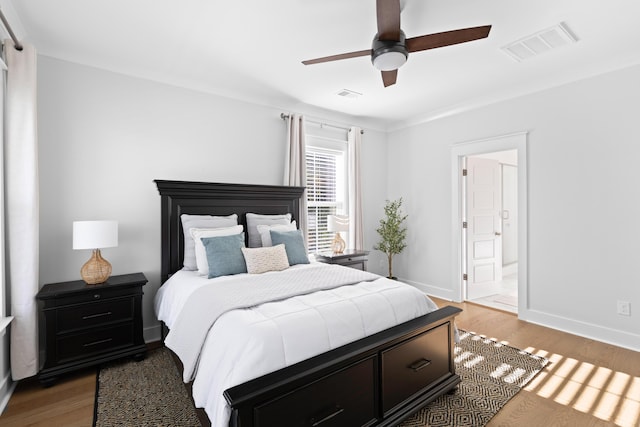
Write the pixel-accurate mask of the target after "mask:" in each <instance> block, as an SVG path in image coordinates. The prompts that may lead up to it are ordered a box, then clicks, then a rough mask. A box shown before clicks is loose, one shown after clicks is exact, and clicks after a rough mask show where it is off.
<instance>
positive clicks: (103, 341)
mask: <svg viewBox="0 0 640 427" xmlns="http://www.w3.org/2000/svg"><path fill="white" fill-rule="evenodd" d="M109 341H113V338H107V339H106V340H99V341H94V342H90V343H87V344H82V346H83V347H91V346H92V345H98V344H104V343H106V342H109Z"/></svg>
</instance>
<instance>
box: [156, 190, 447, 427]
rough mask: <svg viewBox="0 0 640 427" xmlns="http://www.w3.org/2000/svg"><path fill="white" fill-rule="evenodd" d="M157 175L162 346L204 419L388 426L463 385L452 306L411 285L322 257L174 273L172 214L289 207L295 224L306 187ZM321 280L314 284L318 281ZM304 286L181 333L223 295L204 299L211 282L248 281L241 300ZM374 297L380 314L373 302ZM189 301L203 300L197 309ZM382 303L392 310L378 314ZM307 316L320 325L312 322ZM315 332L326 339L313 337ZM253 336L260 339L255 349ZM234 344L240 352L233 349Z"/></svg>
mask: <svg viewBox="0 0 640 427" xmlns="http://www.w3.org/2000/svg"><path fill="white" fill-rule="evenodd" d="M155 182H156V185H157V187H158V191H159V193H160V195H161V243H162V249H161V257H162V258H161V259H162V263H161V279H162V282H163V286H162V287H161V289H160V290H159V292H158V293H159V296H160V298H156V311H160V312H162V313H163V314H162V316H161V317H162V319H165V320H163V340H164V341H165V344H167V347H169V348H171V349H172V351H174V353H175V354H177V355H178V356H181V358H180V357H178V358H177V359H181V360H180V361H178V362H177V364H178V366H179V367H180V368H181V371H182V375H183V379H184V380H185V382H187V383H190V388H191V389H192V393H193V399H194V403H195V405H196V407H201V408H205V410H204V412H206V413H205V414H203V410H200V416H201V418H203V419H205V422H209V423H211V425H214V426H219V425H220V426H222V425H227V424H228V425H229V426H232V427H252V426H255V427H258V426H274V425H278V426H287V425H296V426H297V425H300V426H302V425H309V426H323V427H324V426H357V425H363V426H364V425H366V426H373V425H375V426H389V425H397V424H399V423H400V422H401V421H402V420H404V419H405V418H407V417H408V416H410V415H411V414H413V413H415V412H416V411H418V410H419V409H420V408H422V407H424V406H425V405H427V404H428V403H429V402H431V401H433V400H434V399H436V398H437V397H438V396H440V395H441V394H443V393H446V392H449V391H451V390H452V389H454V388H455V387H456V386H457V384H458V383H459V382H460V378H459V376H458V375H456V373H455V365H454V361H453V346H454V337H455V327H454V318H455V316H456V315H457V314H458V313H459V312H460V309H458V308H455V307H451V306H447V307H442V308H437V307H436V306H435V305H433V303H432V302H431V301H430V300H428V298H426V296H424V295H422V294H420V296H416V297H412V296H410V295H411V292H417V291H416V290H415V289H413V288H411V287H410V286H408V285H404V284H402V283H399V282H395V281H391V280H390V279H386V278H382V277H380V276H375V275H372V274H370V273H366V272H360V271H358V270H356V269H350V268H347V267H342V266H335V265H326V264H322V265H320V263H310V264H301V265H295V266H292V267H290V268H288V269H285V270H283V271H281V272H271V271H269V272H267V273H264V274H261V275H246V274H245V275H243V274H240V275H234V276H221V277H216V278H213V279H209V280H208V281H207V279H205V278H203V277H202V276H200V277H198V275H197V274H196V273H194V272H187V271H184V270H183V269H182V267H183V261H184V250H185V239H184V234H183V230H182V222H181V215H183V214H187V215H215V216H229V215H234V214H235V215H237V220H238V224H240V225H242V227H243V228H244V229H245V230H246V228H247V223H246V218H247V214H248V213H257V214H261V215H274V216H276V215H285V214H290V215H291V219H293V220H295V219H296V218H298V216H299V212H300V208H301V197H302V194H303V191H304V189H303V188H301V187H283V186H267V185H245V184H221V183H203V182H186V181H166V180H156V181H155ZM274 243H275V242H274ZM257 276H264V277H257ZM318 277H321V278H322V280H316V279H317V278H318ZM314 278H316V279H314ZM264 280H266V282H267V283H268V286H265V285H264V284H263V281H264ZM209 282H211V283H209ZM253 282H255V284H254V283H253ZM302 282H304V283H305V286H309V288H307V290H305V291H304V292H302V295H299V296H292V297H291V298H288V297H287V298H286V299H285V298H281V297H278V298H275V299H276V300H278V301H275V302H271V301H270V300H265V302H262V300H259V301H260V302H259V304H253V303H252V304H253V305H251V304H249V305H245V306H241V305H238V306H237V307H238V309H237V310H227V311H225V310H226V309H221V311H222V312H223V314H220V315H219V314H217V313H214V314H211V316H212V318H213V320H211V322H212V324H211V325H212V326H208V323H207V322H205V321H202V322H200V323H202V325H201V326H200V325H197V324H196V327H195V328H194V329H190V328H192V327H193V326H192V325H194V323H193V321H194V320H195V319H198V320H199V319H203V318H206V317H208V316H209V313H208V312H215V311H216V310H217V308H215V306H216V304H217V303H218V302H217V300H218V299H219V300H224V299H225V298H223V297H220V298H217V297H215V296H214V297H212V300H211V302H206V303H205V302H204V301H205V299H204V298H203V297H202V295H205V294H207V293H211V292H212V291H211V288H213V286H208V285H210V284H215V287H216V289H225V288H228V289H229V290H232V289H241V288H243V287H245V288H246V290H247V295H248V297H253V292H252V291H251V289H258V288H269V289H271V288H278V286H279V285H280V283H282V286H281V288H282V290H283V292H285V293H287V292H289V289H290V286H289V285H287V283H292V284H295V286H296V287H297V286H298V284H299V283H302ZM307 282H309V284H307ZM324 282H330V283H332V284H331V285H330V286H329V285H326V284H325V283H324ZM176 283H179V284H178V285H176ZM252 286H253V288H252ZM407 288H411V289H412V290H409V289H407ZM185 289H191V290H190V291H188V292H186V291H184V290H185ZM176 290H177V291H176ZM181 292H186V293H187V294H188V296H182V297H178V298H177V300H178V301H180V303H179V304H177V306H178V307H179V308H178V309H176V308H174V305H175V303H173V302H172V303H171V304H169V303H166V301H174V300H175V298H168V297H167V295H170V294H176V295H180V293H181ZM215 292H218V290H215ZM238 292H240V290H239V291H238ZM255 293H256V294H259V293H260V291H256V292H255ZM418 294H419V292H418ZM211 295H219V294H211ZM279 295H285V294H279ZM381 295H382V296H381ZM245 299H246V297H245ZM256 301H258V300H256ZM376 301H378V302H377V303H376ZM254 303H255V301H254ZM378 303H380V304H382V305H384V306H385V307H386V306H388V309H387V308H385V307H382V306H380V307H381V308H378V306H377V305H375V304H378ZM163 304H164V305H166V306H163ZM172 304H173V305H172ZM358 304H359V305H358ZM198 305H200V306H202V307H200V309H198V308H197V306H198ZM161 306H162V307H161ZM208 307H214V309H211V310H207V308H208ZM337 307H342V308H340V310H341V311H340V312H338V311H335V310H336V308H337ZM344 307H354V308H347V309H345V308H344ZM399 307H401V308H399ZM198 310H204V311H202V313H200V312H199V311H198ZM367 310H368V311H369V313H368V314H367ZM378 310H380V311H378ZM384 310H388V312H390V313H393V316H385V315H384V314H383V313H386V312H387V311H384ZM189 317H191V318H193V319H192V320H190V321H191V322H192V323H189V324H188V323H187V320H185V319H188V318H189ZM287 317H290V318H291V319H294V321H293V323H291V322H289V323H284V321H281V319H284V318H287ZM385 317H393V318H394V319H388V320H385ZM305 318H308V319H310V320H304V319H305ZM162 319H161V320H162ZM314 319H321V320H319V321H322V322H324V323H322V324H321V325H318V324H316V323H314V322H315V320H314ZM279 322H280V323H279ZM252 323H253V324H257V325H261V326H262V327H263V329H259V331H260V332H255V330H253V329H250V327H251V328H253V327H254V326H250V325H248V324H252ZM187 324H188V325H189V326H188V327H186V326H185V325H187ZM274 324H276V325H278V327H277V328H276V329H278V331H277V332H273V333H274V334H276V333H277V334H283V335H273V337H272V338H271V336H270V335H269V334H271V333H272V332H270V329H272V328H273V325H274ZM355 324H358V325H360V326H359V327H355V326H353V325H355ZM264 325H269V327H268V328H266V329H265V328H264ZM279 325H282V326H279ZM291 325H295V327H292V326H291ZM235 328H239V329H235ZM267 329H268V330H267ZM360 329H368V330H366V331H362V330H360ZM200 330H201V331H200ZM179 331H188V332H179ZM238 331H240V332H238ZM265 331H266V332H265ZM324 331H326V335H327V338H326V339H320V338H319V337H321V336H322V337H324V335H325V333H324ZM286 334H291V335H286ZM258 335H259V336H260V339H264V337H265V336H266V337H268V338H267V339H266V340H265V341H264V342H260V343H259V344H255V340H254V338H255V337H257V336H258ZM255 339H257V338H255ZM192 340H193V341H192ZM235 341H238V346H239V347H238V348H240V349H239V350H237V349H236V348H237V347H234V346H233V345H232V343H233V342H235ZM274 343H277V344H278V345H277V346H276V345H273V344H274ZM263 347H277V348H276V352H278V351H279V352H280V353H281V354H282V355H281V356H277V357H272V356H271V355H267V354H264V355H263V354H262V353H261V352H262V351H264V349H263ZM282 349H284V350H282ZM234 352H235V353H234ZM305 352H306V353H305ZM265 353H266V351H265ZM280 359H282V360H280ZM272 360H274V361H272ZM234 361H235V362H234ZM230 363H235V364H237V365H240V366H245V367H244V368H242V369H243V370H245V369H246V370H249V371H251V372H249V373H247V372H245V371H243V370H242V371H241V370H240V369H239V368H238V372H241V373H240V374H238V375H236V376H235V377H234V378H231V379H229V378H226V377H230V376H233V375H231V374H229V372H231V371H234V369H235V368H234V367H233V366H232V367H229V364H230ZM234 372H235V371H234ZM256 373H257V374H256ZM234 375H235V374H234ZM221 378H223V379H224V381H222V380H221Z"/></svg>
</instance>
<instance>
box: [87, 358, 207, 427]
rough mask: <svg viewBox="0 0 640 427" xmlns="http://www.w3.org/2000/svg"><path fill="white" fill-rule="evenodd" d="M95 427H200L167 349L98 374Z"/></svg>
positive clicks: (102, 369)
mask: <svg viewBox="0 0 640 427" xmlns="http://www.w3.org/2000/svg"><path fill="white" fill-rule="evenodd" d="M93 426H94V427H112V426H118V427H124V426H132V427H133V426H136V427H151V426H153V427H158V426H164V427H176V426H180V427H191V426H193V427H200V421H198V417H197V416H196V412H195V410H194V409H193V403H191V398H190V397H189V395H188V394H187V390H186V389H185V387H184V384H183V382H182V378H181V377H180V375H179V373H178V368H176V365H175V364H174V362H173V359H172V358H171V355H170V354H169V351H168V350H167V349H165V348H164V347H163V348H159V349H157V350H153V351H151V352H148V353H147V357H146V358H145V359H144V360H142V361H140V362H134V361H132V360H128V361H122V362H113V363H110V364H107V365H104V366H102V368H101V369H100V371H99V372H98V380H97V385H96V403H95V409H94V416H93Z"/></svg>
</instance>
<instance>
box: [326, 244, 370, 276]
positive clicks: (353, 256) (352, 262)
mask: <svg viewBox="0 0 640 427" xmlns="http://www.w3.org/2000/svg"><path fill="white" fill-rule="evenodd" d="M367 255H369V251H363V250H357V249H345V250H344V252H343V253H341V254H336V253H334V252H331V251H329V252H316V254H315V257H316V261H319V262H324V263H327V264H338V265H344V266H346V267H351V268H357V269H358V270H363V271H364V270H366V269H367Z"/></svg>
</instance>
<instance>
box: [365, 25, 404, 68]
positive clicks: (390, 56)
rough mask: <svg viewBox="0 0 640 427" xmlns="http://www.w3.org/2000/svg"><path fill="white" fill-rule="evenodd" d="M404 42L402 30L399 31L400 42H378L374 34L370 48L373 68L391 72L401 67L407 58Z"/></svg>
mask: <svg viewBox="0 0 640 427" xmlns="http://www.w3.org/2000/svg"><path fill="white" fill-rule="evenodd" d="M405 41H406V38H405V35H404V32H403V31H402V30H400V40H398V41H395V40H380V39H379V38H378V35H377V34H376V36H375V37H374V38H373V45H372V46H371V62H372V63H373V66H374V67H376V68H377V69H378V70H380V71H393V70H397V69H398V68H400V67H402V65H404V63H405V62H407V58H408V57H409V52H408V51H407V47H406V46H405Z"/></svg>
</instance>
